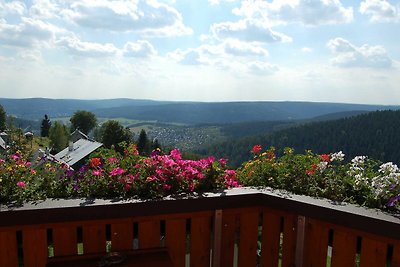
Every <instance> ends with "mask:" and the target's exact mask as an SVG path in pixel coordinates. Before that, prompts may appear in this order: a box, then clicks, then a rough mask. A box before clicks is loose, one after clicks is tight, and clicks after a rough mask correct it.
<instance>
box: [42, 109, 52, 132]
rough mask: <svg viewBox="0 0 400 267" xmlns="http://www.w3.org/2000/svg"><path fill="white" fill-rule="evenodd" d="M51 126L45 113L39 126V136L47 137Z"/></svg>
mask: <svg viewBox="0 0 400 267" xmlns="http://www.w3.org/2000/svg"><path fill="white" fill-rule="evenodd" d="M50 127H51V121H50V119H49V117H48V116H47V114H45V115H44V119H43V120H42V125H41V126H40V136H41V137H48V136H49V131H50Z"/></svg>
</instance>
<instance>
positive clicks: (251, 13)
mask: <svg viewBox="0 0 400 267" xmlns="http://www.w3.org/2000/svg"><path fill="white" fill-rule="evenodd" d="M233 13H234V14H236V15H238V16H244V17H248V18H257V19H261V20H263V21H265V22H267V23H269V24H270V25H277V24H288V23H301V24H304V25H310V26H316V25H323V24H338V23H349V22H351V21H352V20H353V8H352V7H347V8H346V7H344V6H343V5H342V3H341V2H340V1H339V0H274V1H272V2H267V1H258V0H249V1H242V4H241V6H240V7H239V8H235V9H234V10H233Z"/></svg>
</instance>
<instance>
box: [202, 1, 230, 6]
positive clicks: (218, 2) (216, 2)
mask: <svg viewBox="0 0 400 267" xmlns="http://www.w3.org/2000/svg"><path fill="white" fill-rule="evenodd" d="M235 1H237V0H208V3H209V4H210V5H212V6H217V5H219V4H221V2H235Z"/></svg>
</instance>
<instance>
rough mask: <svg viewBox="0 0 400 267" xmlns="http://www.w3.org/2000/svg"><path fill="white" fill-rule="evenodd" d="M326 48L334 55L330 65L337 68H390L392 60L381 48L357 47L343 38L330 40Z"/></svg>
mask: <svg viewBox="0 0 400 267" xmlns="http://www.w3.org/2000/svg"><path fill="white" fill-rule="evenodd" d="M327 46H328V48H329V49H330V50H331V51H332V53H334V54H335V55H336V57H335V58H333V59H332V64H333V65H335V66H338V67H359V68H391V67H392V66H393V60H392V59H391V58H390V57H389V56H388V54H387V52H386V49H385V48H384V47H383V46H369V45H368V44H364V45H362V46H360V47H357V46H355V45H353V44H351V43H350V42H349V41H347V40H345V39H343V38H336V39H332V40H330V41H329V42H328V43H327Z"/></svg>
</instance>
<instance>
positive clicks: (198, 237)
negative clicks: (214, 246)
mask: <svg viewBox="0 0 400 267" xmlns="http://www.w3.org/2000/svg"><path fill="white" fill-rule="evenodd" d="M210 240H211V217H197V218H192V225H191V233H190V266H191V267H209V266H210Z"/></svg>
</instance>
